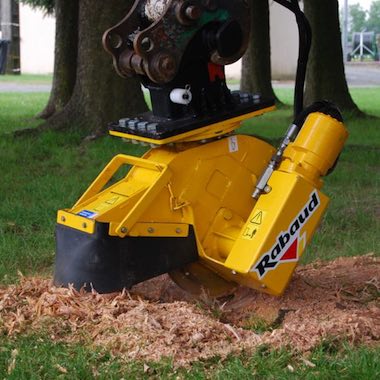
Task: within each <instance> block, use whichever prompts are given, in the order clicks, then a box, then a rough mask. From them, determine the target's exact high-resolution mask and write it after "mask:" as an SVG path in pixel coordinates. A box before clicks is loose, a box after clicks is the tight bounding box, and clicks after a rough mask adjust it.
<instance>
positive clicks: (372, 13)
mask: <svg viewBox="0 0 380 380" xmlns="http://www.w3.org/2000/svg"><path fill="white" fill-rule="evenodd" d="M367 30H369V31H374V32H375V33H380V0H376V1H373V2H372V4H371V7H370V9H369V12H368V20H367Z"/></svg>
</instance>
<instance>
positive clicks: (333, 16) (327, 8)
mask: <svg viewBox="0 0 380 380" xmlns="http://www.w3.org/2000/svg"><path fill="white" fill-rule="evenodd" d="M304 4H305V8H304V10H305V14H306V17H307V18H308V19H309V22H310V25H311V29H312V31H313V41H312V46H311V51H310V57H309V66H308V70H307V76H306V93H305V104H306V105H308V104H311V103H312V102H314V101H317V100H321V99H326V100H329V101H332V102H334V103H335V104H337V105H338V107H339V108H340V109H341V110H342V111H346V112H347V111H348V112H350V113H351V114H357V115H358V114H360V111H359V109H358V107H357V106H356V104H355V103H354V102H353V100H352V98H351V95H350V93H349V91H348V86H347V82H346V76H345V72H344V63H343V51H342V43H341V34H340V27H339V7H338V1H337V0H318V1H316V0H304Z"/></svg>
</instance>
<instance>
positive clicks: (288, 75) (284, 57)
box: [226, 0, 298, 80]
mask: <svg viewBox="0 0 380 380" xmlns="http://www.w3.org/2000/svg"><path fill="white" fill-rule="evenodd" d="M269 11H270V39H271V62H272V79H273V80H288V79H291V80H293V79H294V77H295V73H296V70H297V58H298V28H297V24H296V20H295V17H294V15H293V13H291V12H290V11H288V10H287V9H285V8H284V7H283V6H281V5H279V4H278V3H276V2H274V1H273V0H270V1H269ZM226 72H227V77H229V78H235V79H238V78H240V72H241V61H239V62H237V63H235V64H233V65H230V66H227V69H226Z"/></svg>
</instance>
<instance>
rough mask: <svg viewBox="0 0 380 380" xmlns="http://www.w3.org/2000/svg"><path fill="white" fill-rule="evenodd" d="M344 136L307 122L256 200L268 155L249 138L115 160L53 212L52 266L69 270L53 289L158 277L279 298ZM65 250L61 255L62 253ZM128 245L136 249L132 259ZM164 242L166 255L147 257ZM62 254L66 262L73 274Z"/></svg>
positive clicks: (318, 213) (319, 120)
mask: <svg viewBox="0 0 380 380" xmlns="http://www.w3.org/2000/svg"><path fill="white" fill-rule="evenodd" d="M216 129H217V128H216ZM347 135H348V134H347V131H346V129H345V127H344V125H343V123H341V122H340V121H338V120H336V119H334V118H333V117H331V116H329V115H325V114H323V113H318V112H316V113H311V114H310V115H309V116H308V117H307V119H306V121H305V123H304V125H303V127H302V129H301V131H300V133H299V134H298V136H297V138H296V139H295V140H294V142H290V143H289V144H288V146H287V147H286V148H285V149H284V151H283V155H282V159H281V162H280V163H279V165H278V167H277V168H275V169H274V170H273V171H272V172H271V175H270V176H269V178H268V179H267V181H266V185H265V190H264V191H263V192H262V194H260V195H259V196H258V197H257V199H255V197H253V196H252V192H253V190H254V189H255V186H256V185H257V184H258V182H259V179H260V177H261V176H262V174H263V173H264V172H265V170H266V168H267V167H268V164H269V163H270V162H271V159H272V157H273V156H274V155H275V154H276V149H275V148H274V147H272V146H271V145H269V144H268V143H266V142H264V141H262V140H260V139H257V138H255V137H252V136H245V135H230V136H227V137H224V138H221V139H217V140H215V141H212V142H208V143H206V144H204V143H201V142H199V141H198V142H197V141H196V142H184V143H177V144H175V145H173V146H168V145H164V146H163V147H159V148H156V149H152V150H150V151H148V152H147V153H146V154H145V155H144V156H143V157H142V158H138V157H133V156H126V155H118V156H116V157H115V158H114V159H113V160H112V161H111V162H110V163H109V164H108V165H107V167H106V168H105V169H104V170H103V172H102V173H101V174H100V175H99V176H98V178H97V179H96V180H95V181H94V183H93V184H92V185H91V186H90V187H89V189H88V190H87V191H86V192H85V194H84V195H83V196H82V197H81V198H80V199H79V201H78V202H77V203H76V204H75V205H74V207H73V208H71V209H68V210H62V211H59V212H58V219H57V223H58V231H59V232H57V246H58V248H57V252H58V253H59V252H60V251H64V259H62V263H64V264H62V265H63V266H64V265H67V266H68V268H71V269H70V272H67V271H65V270H59V271H56V278H55V282H56V283H59V284H67V283H74V284H75V286H77V287H81V286H85V285H87V286H91V287H94V288H95V289H96V290H99V291H112V290H115V289H118V288H122V287H130V286H132V285H133V284H134V283H136V282H139V281H142V280H144V279H146V278H149V277H153V276H154V275H158V274H161V273H164V272H167V271H169V272H170V273H171V275H172V278H173V279H174V280H175V281H176V282H177V283H178V284H179V285H180V286H183V287H184V288H186V289H187V290H189V291H192V292H195V293H197V292H200V291H201V290H202V287H203V288H205V289H206V290H208V291H209V292H210V293H211V294H218V293H223V292H225V291H227V290H229V289H230V288H231V287H233V286H234V285H236V284H242V285H245V286H248V287H251V288H255V289H259V290H261V291H264V292H267V293H270V294H274V295H280V294H282V293H283V291H284V290H285V288H286V286H287V284H288V282H289V280H290V278H291V275H292V273H293V271H294V269H295V267H296V265H297V263H298V261H299V259H300V257H301V256H302V254H303V252H304V250H305V247H306V245H307V244H308V243H309V242H310V240H311V238H312V236H313V234H314V232H315V230H316V229H317V227H318V225H319V223H320V221H321V218H322V216H323V213H324V211H325V209H326V207H327V204H328V198H327V196H326V195H324V194H323V193H322V192H321V191H320V189H321V187H322V184H323V182H322V180H321V177H322V176H324V175H326V173H327V172H328V170H329V169H330V168H332V167H333V166H334V163H335V161H336V160H337V158H338V156H339V154H340V152H341V150H342V148H343V144H344V142H345V140H346V138H347ZM122 165H130V166H131V169H130V171H129V173H128V174H127V175H126V177H125V178H123V179H122V180H120V181H118V182H117V183H115V184H113V185H111V186H109V187H107V188H105V189H103V187H104V186H105V185H106V184H107V183H108V181H109V180H110V179H111V178H112V177H113V175H114V174H115V173H116V171H117V170H118V169H119V168H120V167H121V166H122ZM99 226H101V227H102V228H101V230H102V232H101V233H102V234H103V235H102V237H101V239H100V240H101V241H100V246H99V244H98V243H99V233H100V232H99V230H100V228H99ZM68 234H69V235H70V234H75V236H76V239H72V238H71V239H69V238H68ZM61 235H62V236H61ZM71 237H72V236H71ZM189 239H190V240H192V241H193V242H194V243H193V244H192V243H191V242H190V243H189ZM181 240H182V243H181ZM68 241H69V242H70V244H71V246H70V247H65V248H66V249H64V248H62V246H65V245H66V244H67V242H68ZM73 241H75V244H76V247H78V246H82V245H84V246H86V247H91V255H90V260H89V262H87V263H86V264H85V265H84V264H83V258H81V257H80V255H81V254H82V253H78V252H82V251H83V249H79V250H78V249H77V248H74V249H73V246H72V244H73V243H72V242H73ZM117 241H132V242H134V243H132V246H131V247H127V248H126V249H127V250H130V249H134V251H133V252H131V253H130V254H129V253H125V252H124V253H123V252H121V251H122V250H120V248H117V247H116V242H117ZM138 241H139V242H144V241H145V246H144V247H143V249H142V250H141V249H140V248H137V245H138V243H137V242H138ZM163 241H166V243H165V244H166V245H165V244H164V248H163V249H164V250H166V251H168V252H169V251H170V252H169V253H168V254H167V255H166V256H165V255H164V256H162V253H160V252H158V251H160V250H162V248H159V246H160V244H162V242H163ZM95 242H97V243H95ZM136 244H137V245H136ZM189 247H190V248H189ZM59 248H60V249H59ZM82 248H83V246H82ZM115 250H116V251H117V252H118V253H117V257H116V259H111V257H112V256H115V254H116V253H115ZM146 250H150V252H149V253H148V256H147V257H145V256H144V255H145V254H147V252H146ZM69 251H70V252H73V253H71V255H70V252H69ZM189 251H191V252H190V254H189ZM194 252H195V254H194ZM123 255H124V256H125V257H128V260H127V262H125V261H124V260H123ZM155 255H156V257H155ZM68 256H70V257H71V258H72V260H74V261H75V260H77V264H76V266H75V268H76V269H75V271H73V270H72V268H73V265H72V264H68ZM105 257H107V260H105ZM125 257H124V258H125ZM60 259H61V257H60V256H59V255H57V266H58V267H61V265H60ZM115 260H116V261H115ZM157 260H158V261H157ZM176 260H179V263H177V262H176ZM183 260H184V261H183ZM134 261H139V263H138V264H137V267H138V268H137V269H136V267H135V266H134V264H133V263H134ZM105 262H106V264H104V263H105ZM110 262H111V264H110ZM163 262H169V265H166V264H165V265H164V264H163ZM173 262H174V263H175V264H174V265H172V263H173ZM152 263H154V266H155V268H154V269H153V272H151V273H150V274H149V271H150V269H149V267H150V266H152ZM83 265H84V267H83ZM97 265H98V266H99V265H100V267H99V268H98V269H99V272H98V273H100V275H101V277H102V278H101V279H99V278H98V275H95V273H97V272H96V271H97V270H96V267H97ZM107 266H108V267H109V268H110V269H109V270H107ZM140 267H141V268H140ZM128 268H129V269H128ZM131 268H132V269H131ZM128 270H130V271H132V272H133V274H128ZM123 271H124V274H123V273H121V272H123ZM78 272H80V275H78ZM136 272H138V273H140V275H136ZM107 276H111V278H112V281H111V284H110V283H109V280H108V279H104V278H106V277H107ZM103 277H104V278H103ZM78 278H79V280H78ZM105 284H106V285H105Z"/></svg>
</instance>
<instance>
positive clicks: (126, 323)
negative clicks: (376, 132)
mask: <svg viewBox="0 0 380 380" xmlns="http://www.w3.org/2000/svg"><path fill="white" fill-rule="evenodd" d="M379 274H380V261H379V259H378V258H375V257H373V256H372V255H367V256H362V257H355V258H341V259H338V260H335V261H333V262H329V263H320V262H317V263H314V264H311V265H307V266H304V267H300V268H298V270H297V271H296V273H295V276H294V278H293V281H292V283H291V285H290V287H289V289H288V291H287V292H286V293H285V295H284V296H283V297H281V298H274V297H271V296H268V295H265V294H258V293H257V292H254V291H252V290H250V289H247V288H243V287H241V288H239V289H238V290H237V291H236V292H235V294H234V295H232V296H231V297H228V298H225V299H222V300H211V299H207V297H204V298H203V300H201V301H199V300H197V301H195V300H194V299H192V298H191V296H189V295H188V294H187V293H185V292H183V291H182V290H180V289H179V288H178V287H177V286H176V285H175V284H174V283H173V282H172V281H171V280H170V279H169V277H168V276H161V277H159V278H156V279H153V280H150V281H147V282H145V283H143V284H140V285H139V286H136V287H135V288H134V289H132V291H131V292H122V293H117V294H110V295H99V294H96V293H84V292H77V291H75V290H74V289H60V288H55V287H53V286H51V282H50V280H47V279H38V278H25V277H22V278H21V279H20V283H19V284H17V285H12V286H9V287H3V288H0V334H7V335H8V336H15V335H18V334H25V333H28V332H30V331H34V332H35V331H39V330H40V331H44V332H45V333H48V334H49V336H50V337H51V339H52V340H56V341H64V342H79V343H83V344H90V345H94V346H97V347H101V348H105V349H107V350H110V351H111V352H112V353H113V354H115V355H118V356H119V357H122V358H125V359H127V360H146V361H147V360H149V361H151V360H153V361H158V360H160V359H161V358H163V357H171V358H172V359H173V362H174V363H175V365H176V366H181V365H186V364H189V363H191V362H193V361H196V360H200V359H207V358H211V357H214V356H220V357H221V358H225V357H226V356H228V355H229V354H236V353H239V352H241V351H249V350H254V349H255V348H256V347H257V346H259V345H261V344H269V345H272V346H273V347H283V346H289V347H290V348H292V349H294V350H298V351H303V352H306V351H309V350H311V349H312V348H313V347H315V346H316V345H318V344H319V343H320V342H321V341H322V340H323V339H326V338H328V339H330V338H334V339H340V340H342V339H345V340H349V341H350V342H351V343H352V344H359V343H364V344H369V345H373V344H378V342H379V339H380V308H379V307H380V303H379V292H380V284H379ZM257 321H261V324H262V325H263V324H264V326H265V329H264V330H266V331H262V333H261V334H258V333H256V332H255V331H254V330H255V328H256V327H257Z"/></svg>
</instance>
